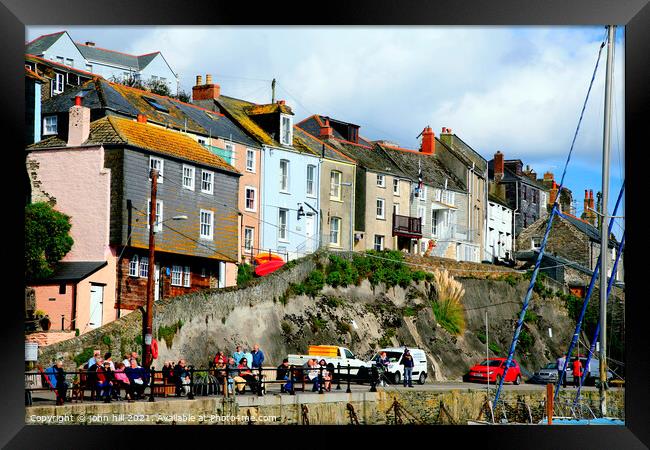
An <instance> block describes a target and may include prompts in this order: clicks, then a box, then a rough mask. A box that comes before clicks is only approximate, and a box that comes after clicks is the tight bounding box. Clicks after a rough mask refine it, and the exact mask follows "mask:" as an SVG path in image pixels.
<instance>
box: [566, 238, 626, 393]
mask: <svg viewBox="0 0 650 450" xmlns="http://www.w3.org/2000/svg"><path fill="white" fill-rule="evenodd" d="M624 247H625V234H623V237H622V238H621V243H620V244H619V246H618V254H617V255H616V261H614V266H613V268H612V276H611V277H609V284H608V285H607V298H608V299H609V294H610V293H611V292H612V286H613V285H614V280H615V279H616V276H615V274H616V269H617V268H618V261H619V260H620V259H621V255H622V254H623V248H624ZM599 335H600V321H598V324H597V325H596V331H594V337H593V338H592V339H591V345H590V346H589V354H588V355H587V361H586V362H585V367H586V370H585V371H584V372H583V373H582V377H580V384H579V385H578V392H576V398H575V400H574V401H573V404H574V405H577V404H578V402H579V401H580V393H581V391H582V386H583V385H584V384H585V379H586V377H587V374H588V373H589V363H590V362H591V358H592V356H593V354H594V350H595V349H596V342H598V336H599Z"/></svg>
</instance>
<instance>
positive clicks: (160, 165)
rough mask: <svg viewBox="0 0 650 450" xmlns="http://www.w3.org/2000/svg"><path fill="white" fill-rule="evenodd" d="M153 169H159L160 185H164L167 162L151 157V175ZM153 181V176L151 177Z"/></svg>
mask: <svg viewBox="0 0 650 450" xmlns="http://www.w3.org/2000/svg"><path fill="white" fill-rule="evenodd" d="M151 169H158V183H160V184H163V181H164V174H165V160H164V159H162V158H159V157H157V156H149V173H150V174H151ZM149 180H151V176H150V177H149Z"/></svg>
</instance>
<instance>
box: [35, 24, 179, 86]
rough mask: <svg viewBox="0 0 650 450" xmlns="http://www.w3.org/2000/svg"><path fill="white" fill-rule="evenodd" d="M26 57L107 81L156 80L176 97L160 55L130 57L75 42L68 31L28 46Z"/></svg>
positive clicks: (173, 76) (174, 83)
mask: <svg viewBox="0 0 650 450" xmlns="http://www.w3.org/2000/svg"><path fill="white" fill-rule="evenodd" d="M25 53H28V54H31V55H35V56H40V57H42V58H45V59H48V60H50V61H55V62H57V63H59V64H62V65H66V66H68V67H74V68H77V69H82V70H85V71H87V72H91V73H94V74H97V75H101V76H102V77H104V78H107V79H111V78H113V77H115V78H117V79H121V78H124V77H134V78H136V79H139V80H141V81H144V82H146V81H149V80H158V81H161V82H164V83H165V84H167V86H168V87H169V89H170V92H174V93H175V92H176V91H177V89H178V81H177V76H176V74H175V72H174V70H173V69H172V67H171V66H170V65H169V63H168V62H167V60H166V59H165V57H164V56H163V55H162V53H160V52H152V53H147V54H144V55H130V54H127V53H122V52H118V51H115V50H108V49H105V48H101V47H97V46H95V44H94V43H93V42H85V43H83V44H82V43H80V42H74V41H73V40H72V38H71V37H70V35H69V34H68V32H67V31H59V32H57V33H52V34H46V35H43V36H39V37H37V38H36V39H34V40H32V41H30V42H28V43H27V44H26V46H25ZM61 92H62V91H61ZM56 93H60V92H56Z"/></svg>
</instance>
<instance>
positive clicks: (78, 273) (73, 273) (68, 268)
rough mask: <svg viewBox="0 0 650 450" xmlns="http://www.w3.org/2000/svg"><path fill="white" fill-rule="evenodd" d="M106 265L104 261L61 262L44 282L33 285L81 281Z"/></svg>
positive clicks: (40, 281)
mask: <svg viewBox="0 0 650 450" xmlns="http://www.w3.org/2000/svg"><path fill="white" fill-rule="evenodd" d="M106 265H108V262H106V261H61V262H59V263H57V265H56V266H55V267H54V273H53V274H52V276H51V277H49V278H47V279H45V280H39V281H36V282H33V284H48V283H61V282H64V281H77V282H78V281H81V280H83V279H85V278H88V277H89V276H90V275H92V274H93V273H95V272H97V271H98V270H99V269H101V268H103V267H105V266H106Z"/></svg>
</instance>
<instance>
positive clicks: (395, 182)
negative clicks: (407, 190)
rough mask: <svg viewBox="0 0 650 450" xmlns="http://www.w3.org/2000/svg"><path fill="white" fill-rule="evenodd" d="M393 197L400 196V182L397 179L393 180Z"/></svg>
mask: <svg viewBox="0 0 650 450" xmlns="http://www.w3.org/2000/svg"><path fill="white" fill-rule="evenodd" d="M393 195H399V180H398V179H397V178H394V179H393Z"/></svg>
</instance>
